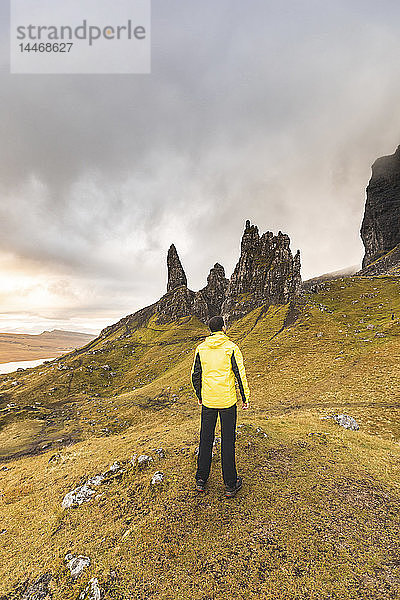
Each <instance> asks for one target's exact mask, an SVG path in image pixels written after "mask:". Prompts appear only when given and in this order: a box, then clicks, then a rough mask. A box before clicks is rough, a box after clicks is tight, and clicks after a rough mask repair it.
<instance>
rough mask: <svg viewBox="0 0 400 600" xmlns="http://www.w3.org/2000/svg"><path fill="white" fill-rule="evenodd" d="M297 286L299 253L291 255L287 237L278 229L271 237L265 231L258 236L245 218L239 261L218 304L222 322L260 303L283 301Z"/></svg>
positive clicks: (297, 288) (256, 231) (229, 320)
mask: <svg viewBox="0 0 400 600" xmlns="http://www.w3.org/2000/svg"><path fill="white" fill-rule="evenodd" d="M300 288H301V275H300V252H299V251H297V253H296V254H295V256H294V257H293V255H292V253H291V250H290V239H289V236H288V235H286V234H283V233H282V232H281V231H279V233H278V235H277V236H274V234H273V233H272V232H271V231H267V232H266V233H263V234H262V236H261V237H260V235H259V233H258V227H257V226H256V225H251V224H250V221H246V228H245V231H244V234H243V237H242V243H241V254H240V258H239V262H238V263H237V265H236V267H235V270H234V272H233V274H232V277H231V279H230V281H229V285H228V289H227V291H226V298H225V301H224V303H223V305H222V313H223V315H224V317H225V320H226V322H227V323H228V324H229V323H231V322H232V321H234V320H236V319H238V318H240V317H242V316H244V315H245V314H247V313H248V312H250V311H251V310H253V309H254V308H256V307H258V306H261V305H262V304H266V303H267V304H286V303H287V302H289V301H290V300H292V299H293V298H294V297H295V296H296V295H298V294H299V292H300Z"/></svg>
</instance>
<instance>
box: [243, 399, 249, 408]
mask: <svg viewBox="0 0 400 600" xmlns="http://www.w3.org/2000/svg"><path fill="white" fill-rule="evenodd" d="M249 406H250V405H249V401H248V400H247V402H243V404H242V408H243V410H247V409H248V408H249Z"/></svg>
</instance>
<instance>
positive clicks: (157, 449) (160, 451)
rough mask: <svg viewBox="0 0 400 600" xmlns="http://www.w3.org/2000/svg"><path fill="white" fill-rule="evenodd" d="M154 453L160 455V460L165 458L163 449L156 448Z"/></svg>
mask: <svg viewBox="0 0 400 600" xmlns="http://www.w3.org/2000/svg"><path fill="white" fill-rule="evenodd" d="M154 452H155V453H156V454H158V456H159V458H165V450H164V449H163V448H154Z"/></svg>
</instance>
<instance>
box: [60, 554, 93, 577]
mask: <svg viewBox="0 0 400 600" xmlns="http://www.w3.org/2000/svg"><path fill="white" fill-rule="evenodd" d="M64 560H65V562H66V563H67V567H68V569H69V570H70V572H71V575H72V577H73V578H74V579H76V578H77V577H79V575H81V574H82V571H83V569H86V568H87V567H89V566H90V558H89V557H88V556H82V555H79V556H76V555H75V554H71V553H68V554H66V556H65V559H64Z"/></svg>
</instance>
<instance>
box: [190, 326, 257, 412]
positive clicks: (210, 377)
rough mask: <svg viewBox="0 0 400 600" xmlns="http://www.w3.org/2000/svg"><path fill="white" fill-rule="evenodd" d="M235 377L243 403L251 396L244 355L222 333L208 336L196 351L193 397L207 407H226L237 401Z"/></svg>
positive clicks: (193, 372)
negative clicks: (194, 394) (194, 395)
mask: <svg viewBox="0 0 400 600" xmlns="http://www.w3.org/2000/svg"><path fill="white" fill-rule="evenodd" d="M235 377H236V379H237V382H238V384H239V389H240V394H241V396H242V400H243V402H247V401H248V399H249V397H250V390H249V386H248V383H247V378H246V371H245V369H244V364H243V356H242V353H241V351H240V349H239V348H238V346H237V345H236V344H234V343H233V342H231V340H230V339H229V338H228V336H227V335H226V334H225V333H223V332H222V331H216V332H214V333H211V335H209V336H208V337H206V339H205V340H204V342H202V343H201V344H199V345H198V346H197V348H196V350H195V354H194V361H193V366H192V373H191V381H192V386H193V389H194V391H195V392H196V396H197V398H198V399H199V400H201V401H202V403H203V404H204V406H208V407H209V408H228V407H229V406H232V405H233V404H235V402H236V401H237V398H236V389H235Z"/></svg>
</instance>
